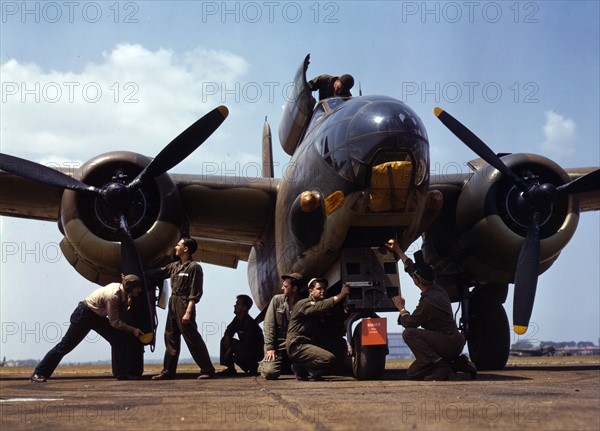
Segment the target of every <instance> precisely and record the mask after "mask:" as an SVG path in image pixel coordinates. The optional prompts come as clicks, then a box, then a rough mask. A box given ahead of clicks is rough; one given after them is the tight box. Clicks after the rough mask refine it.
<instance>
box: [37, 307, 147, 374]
mask: <svg viewBox="0 0 600 431" xmlns="http://www.w3.org/2000/svg"><path fill="white" fill-rule="evenodd" d="M91 330H94V331H96V332H97V333H98V334H100V336H101V337H102V338H104V339H105V340H106V341H108V342H109V343H110V344H111V345H112V346H113V347H114V348H117V349H118V350H119V352H122V354H119V355H118V357H119V364H118V365H117V367H116V368H117V369H118V370H119V374H121V373H123V374H125V373H127V372H128V370H127V369H125V368H126V365H125V364H126V363H127V357H126V356H127V354H126V353H125V352H127V349H124V346H125V345H126V343H127V341H128V340H133V341H134V342H137V343H139V341H138V340H135V339H134V337H133V336H131V335H130V334H126V333H124V332H123V331H119V330H118V329H115V328H113V327H112V326H110V323H109V322H108V319H107V318H106V317H101V316H99V315H97V314H96V313H94V312H93V311H92V310H90V309H89V308H88V307H87V306H86V305H85V303H84V302H83V301H82V302H80V303H79V304H78V305H77V308H76V309H75V311H73V314H71V324H70V325H69V329H67V332H66V334H65V336H64V337H63V338H62V340H60V342H59V343H58V344H57V345H56V346H54V348H53V349H52V350H50V351H49V352H48V353H46V356H44V359H42V361H41V362H40V363H39V364H38V365H37V367H36V368H35V373H36V374H39V375H42V376H44V377H50V376H51V375H52V373H54V370H56V367H57V366H58V364H59V363H60V361H61V360H62V358H63V357H64V356H65V355H67V354H68V353H70V352H71V351H72V350H73V349H74V348H75V347H77V346H78V345H79V343H81V342H82V341H83V339H84V338H85V337H86V335H87V334H88V333H89V332H90V331H91ZM128 335H129V337H127V336H128Z"/></svg>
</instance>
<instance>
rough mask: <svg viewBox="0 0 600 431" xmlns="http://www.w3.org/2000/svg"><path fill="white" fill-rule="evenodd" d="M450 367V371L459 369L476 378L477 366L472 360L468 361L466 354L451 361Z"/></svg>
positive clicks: (473, 378)
mask: <svg viewBox="0 0 600 431" xmlns="http://www.w3.org/2000/svg"><path fill="white" fill-rule="evenodd" d="M450 367H452V371H454V372H458V371H460V372H463V373H467V374H469V375H470V376H471V379H472V380H475V379H476V378H477V367H476V366H475V364H474V363H473V362H471V361H469V358H467V356H466V355H460V356H459V357H458V358H456V359H454V360H453V361H451V362H450Z"/></svg>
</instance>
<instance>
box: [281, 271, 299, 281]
mask: <svg viewBox="0 0 600 431" xmlns="http://www.w3.org/2000/svg"><path fill="white" fill-rule="evenodd" d="M286 278H291V279H292V280H296V281H300V280H302V274H300V273H297V272H292V273H291V274H285V275H282V276H281V279H282V280H285V279H286Z"/></svg>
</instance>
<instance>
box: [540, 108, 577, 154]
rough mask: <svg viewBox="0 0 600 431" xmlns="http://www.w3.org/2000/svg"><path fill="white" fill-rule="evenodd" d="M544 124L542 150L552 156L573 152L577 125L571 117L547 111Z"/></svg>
mask: <svg viewBox="0 0 600 431" xmlns="http://www.w3.org/2000/svg"><path fill="white" fill-rule="evenodd" d="M545 115H546V124H544V127H543V131H544V137H545V139H544V142H543V143H542V144H541V147H542V149H543V150H545V151H547V152H549V153H551V155H554V156H559V157H560V156H571V155H573V154H574V153H575V148H576V141H577V127H576V125H575V122H574V121H573V120H572V119H571V118H565V117H563V116H562V115H560V114H558V113H556V112H552V111H547V112H545Z"/></svg>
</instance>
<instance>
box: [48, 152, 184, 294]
mask: <svg viewBox="0 0 600 431" xmlns="http://www.w3.org/2000/svg"><path fill="white" fill-rule="evenodd" d="M150 161H151V159H150V158H148V157H146V156H143V155H140V154H136V153H131V152H113V153H106V154H102V155H100V156H98V157H95V158H93V159H92V160H90V161H88V162H86V163H85V164H84V165H83V166H82V167H81V168H80V169H79V170H78V171H77V172H76V173H75V177H76V178H77V179H79V180H81V181H82V182H84V183H86V184H89V185H92V186H96V187H103V186H105V185H106V184H108V183H111V182H115V181H122V182H124V183H128V182H130V181H131V180H132V179H134V178H135V177H136V176H137V175H138V174H139V173H140V172H141V171H142V170H143V169H144V167H146V166H147V165H148V164H149V163H150ZM130 200H131V203H130V207H129V209H128V211H127V213H126V214H125V216H126V218H127V221H128V224H129V229H130V232H131V235H132V237H133V238H134V242H135V246H136V248H137V251H138V254H139V256H140V259H141V261H142V264H143V265H144V266H145V267H152V266H158V265H160V264H161V263H164V262H165V261H166V259H167V256H168V255H169V254H170V252H171V251H172V248H173V246H174V245H175V244H176V243H177V241H178V240H179V238H180V237H181V230H182V226H183V220H184V218H183V209H182V203H181V198H180V196H179V191H178V189H177V187H176V186H175V184H174V183H173V181H172V179H171V177H170V176H169V175H168V174H166V173H165V174H162V175H161V176H159V177H157V178H155V179H153V180H149V181H146V182H145V183H144V184H143V185H142V186H141V187H139V188H137V189H135V190H133V191H132V192H131V196H130ZM60 216H61V227H62V229H61V230H62V232H63V233H64V235H65V238H64V239H63V241H62V242H61V244H60V245H61V250H62V251H63V253H64V255H65V257H66V258H67V260H68V261H69V263H70V264H71V265H72V266H73V267H74V268H75V269H76V270H77V272H79V273H80V274H81V275H82V276H84V277H85V278H86V279H88V280H90V281H93V282H95V283H98V284H106V283H110V282H113V281H118V280H119V279H120V274H121V245H120V241H119V232H118V227H119V219H118V214H115V213H114V211H113V210H112V209H111V208H110V206H108V205H107V204H106V202H105V201H104V200H103V199H102V198H100V197H97V196H95V195H92V194H89V195H88V194H85V193H82V192H78V193H76V192H74V191H71V190H65V192H64V193H63V197H62V201H61V211H60Z"/></svg>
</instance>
